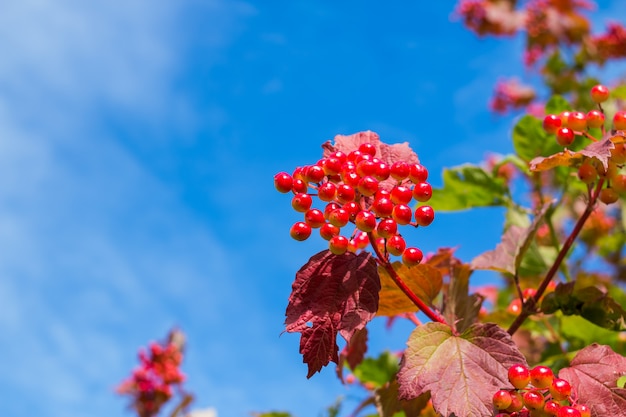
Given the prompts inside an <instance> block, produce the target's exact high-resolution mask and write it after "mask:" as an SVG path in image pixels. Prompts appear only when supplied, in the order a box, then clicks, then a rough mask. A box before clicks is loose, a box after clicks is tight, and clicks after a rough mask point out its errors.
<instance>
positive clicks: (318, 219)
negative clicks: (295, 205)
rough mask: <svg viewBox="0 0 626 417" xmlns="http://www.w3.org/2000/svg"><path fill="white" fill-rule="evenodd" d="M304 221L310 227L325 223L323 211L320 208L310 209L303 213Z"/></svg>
mask: <svg viewBox="0 0 626 417" xmlns="http://www.w3.org/2000/svg"><path fill="white" fill-rule="evenodd" d="M304 221H305V222H306V224H308V225H309V226H311V227H312V228H314V229H317V228H318V227H322V225H323V224H325V223H326V218H324V213H323V212H322V211H321V210H318V209H310V210H308V211H307V212H306V213H304Z"/></svg>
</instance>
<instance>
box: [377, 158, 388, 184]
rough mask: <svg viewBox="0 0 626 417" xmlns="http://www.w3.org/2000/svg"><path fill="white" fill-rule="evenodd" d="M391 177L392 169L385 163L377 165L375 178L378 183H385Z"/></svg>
mask: <svg viewBox="0 0 626 417" xmlns="http://www.w3.org/2000/svg"><path fill="white" fill-rule="evenodd" d="M389 175H391V168H389V165H387V164H386V163H384V162H378V163H377V164H376V171H374V178H376V179H377V180H378V181H385V180H386V179H387V178H389Z"/></svg>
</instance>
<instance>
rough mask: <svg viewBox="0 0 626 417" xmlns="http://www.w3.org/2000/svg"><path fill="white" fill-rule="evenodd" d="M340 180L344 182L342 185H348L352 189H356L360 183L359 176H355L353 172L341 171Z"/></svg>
mask: <svg viewBox="0 0 626 417" xmlns="http://www.w3.org/2000/svg"><path fill="white" fill-rule="evenodd" d="M341 180H342V181H343V182H344V184H348V185H349V186H351V187H352V188H356V187H358V185H359V182H360V181H361V177H360V176H359V174H357V173H356V172H354V171H350V170H342V171H341Z"/></svg>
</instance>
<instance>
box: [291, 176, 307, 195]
mask: <svg viewBox="0 0 626 417" xmlns="http://www.w3.org/2000/svg"><path fill="white" fill-rule="evenodd" d="M308 189H309V187H308V185H307V184H306V182H304V181H302V180H301V179H300V178H298V179H294V180H293V192H294V193H296V194H298V193H306V192H307V190H308Z"/></svg>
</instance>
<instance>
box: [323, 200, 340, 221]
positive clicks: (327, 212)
mask: <svg viewBox="0 0 626 417" xmlns="http://www.w3.org/2000/svg"><path fill="white" fill-rule="evenodd" d="M340 207H341V206H340V205H339V204H337V203H334V202H333V203H328V204H326V207H324V217H325V218H326V220H328V216H330V213H332V212H333V211H334V210H337V209H338V208H340Z"/></svg>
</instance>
